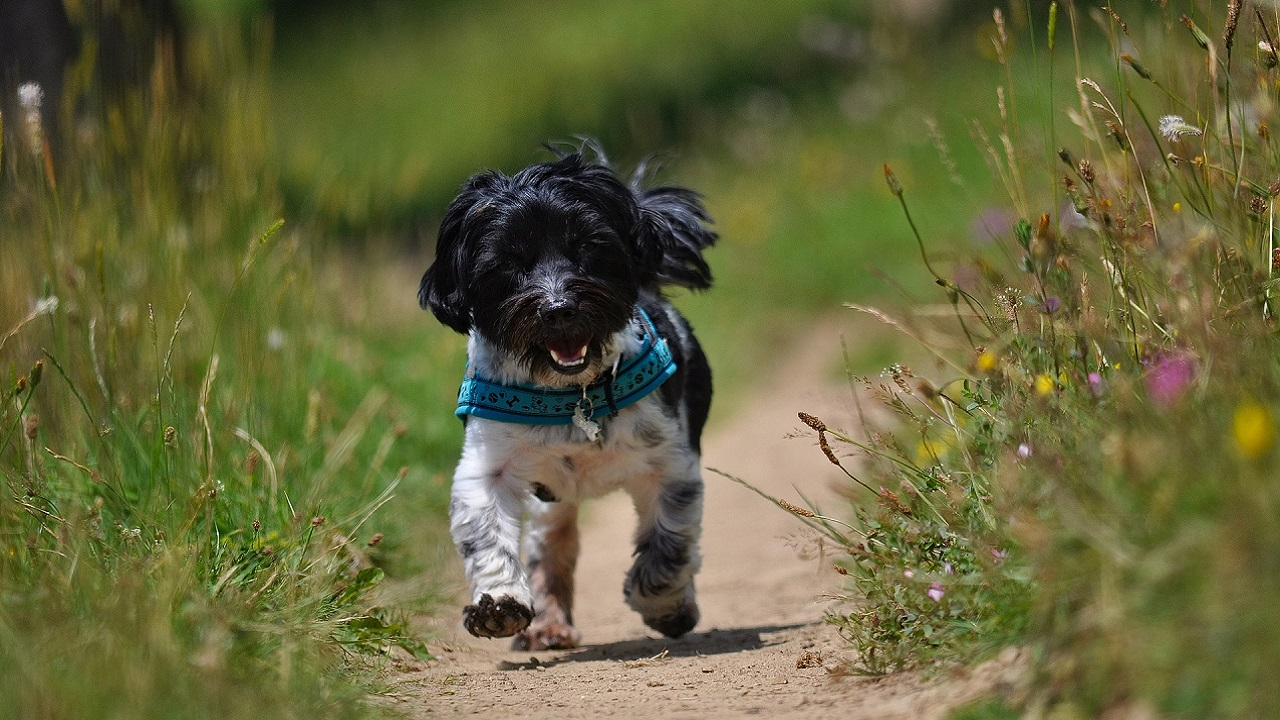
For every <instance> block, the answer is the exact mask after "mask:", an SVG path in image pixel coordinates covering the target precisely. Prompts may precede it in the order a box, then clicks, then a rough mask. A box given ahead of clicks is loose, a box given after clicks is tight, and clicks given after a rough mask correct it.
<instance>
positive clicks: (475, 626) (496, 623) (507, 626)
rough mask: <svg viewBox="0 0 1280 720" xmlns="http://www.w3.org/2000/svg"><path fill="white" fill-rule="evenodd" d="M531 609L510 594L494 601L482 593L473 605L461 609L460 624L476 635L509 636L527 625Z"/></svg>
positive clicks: (531, 618)
mask: <svg viewBox="0 0 1280 720" xmlns="http://www.w3.org/2000/svg"><path fill="white" fill-rule="evenodd" d="M531 622H533V610H532V609H530V608H529V607H527V606H525V605H524V604H523V603H521V602H520V601H519V600H516V599H515V598H513V597H511V596H510V595H503V596H502V597H500V598H498V599H497V600H496V601H495V600H494V599H493V597H492V596H490V595H488V594H484V595H481V596H480V599H479V600H478V601H477V602H476V604H475V605H468V606H466V607H465V608H463V609H462V625H463V626H464V627H466V628H467V632H469V633H471V634H472V635H475V636H476V637H490V638H494V637H511V636H512V635H515V634H516V633H518V632H520V631H521V630H524V629H525V628H527V627H529V623H531Z"/></svg>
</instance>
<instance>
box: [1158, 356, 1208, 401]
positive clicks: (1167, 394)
mask: <svg viewBox="0 0 1280 720" xmlns="http://www.w3.org/2000/svg"><path fill="white" fill-rule="evenodd" d="M1195 375H1196V364H1195V361H1193V360H1192V359H1191V358H1190V357H1189V356H1187V355H1171V356H1166V357H1162V358H1159V359H1158V360H1156V361H1155V363H1154V365H1153V366H1152V368H1151V370H1149V371H1148V372H1147V377H1146V382H1147V394H1148V395H1150V396H1151V399H1152V401H1154V402H1155V403H1156V404H1157V405H1162V406H1165V407H1167V406H1169V405H1172V404H1173V403H1175V402H1177V401H1178V399H1179V398H1181V397H1182V394H1183V393H1184V392H1186V390H1187V387H1189V386H1190V385H1191V381H1192V380H1195Z"/></svg>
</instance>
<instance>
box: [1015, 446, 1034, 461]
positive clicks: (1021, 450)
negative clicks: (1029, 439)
mask: <svg viewBox="0 0 1280 720" xmlns="http://www.w3.org/2000/svg"><path fill="white" fill-rule="evenodd" d="M1018 457H1020V458H1022V459H1023V460H1026V459H1027V458H1029V457H1031V443H1020V444H1019V445H1018Z"/></svg>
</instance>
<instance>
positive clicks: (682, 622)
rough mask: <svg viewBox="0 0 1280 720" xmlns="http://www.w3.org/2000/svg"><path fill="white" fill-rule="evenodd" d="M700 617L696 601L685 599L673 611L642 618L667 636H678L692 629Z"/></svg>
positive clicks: (645, 622) (646, 623)
mask: <svg viewBox="0 0 1280 720" xmlns="http://www.w3.org/2000/svg"><path fill="white" fill-rule="evenodd" d="M700 617H701V613H699V612H698V603H697V602H695V601H693V600H685V601H684V602H682V603H680V606H679V607H677V608H676V609H675V611H674V612H671V613H666V614H663V615H658V616H654V617H646V618H644V624H645V625H648V626H649V627H651V628H653V629H654V630H657V631H658V632H660V633H662V634H663V635H666V636H667V637H669V638H678V637H680V636H681V635H684V634H685V633H687V632H689V631H690V630H692V629H693V626H694V625H697V624H698V619H699V618H700Z"/></svg>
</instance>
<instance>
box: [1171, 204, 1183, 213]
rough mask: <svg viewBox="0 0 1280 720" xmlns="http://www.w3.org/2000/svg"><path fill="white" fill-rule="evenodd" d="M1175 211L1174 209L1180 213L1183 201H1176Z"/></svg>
mask: <svg viewBox="0 0 1280 720" xmlns="http://www.w3.org/2000/svg"><path fill="white" fill-rule="evenodd" d="M1173 211H1174V212H1176V213H1180V212H1182V203H1180V202H1176V203H1174V204H1173Z"/></svg>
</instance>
